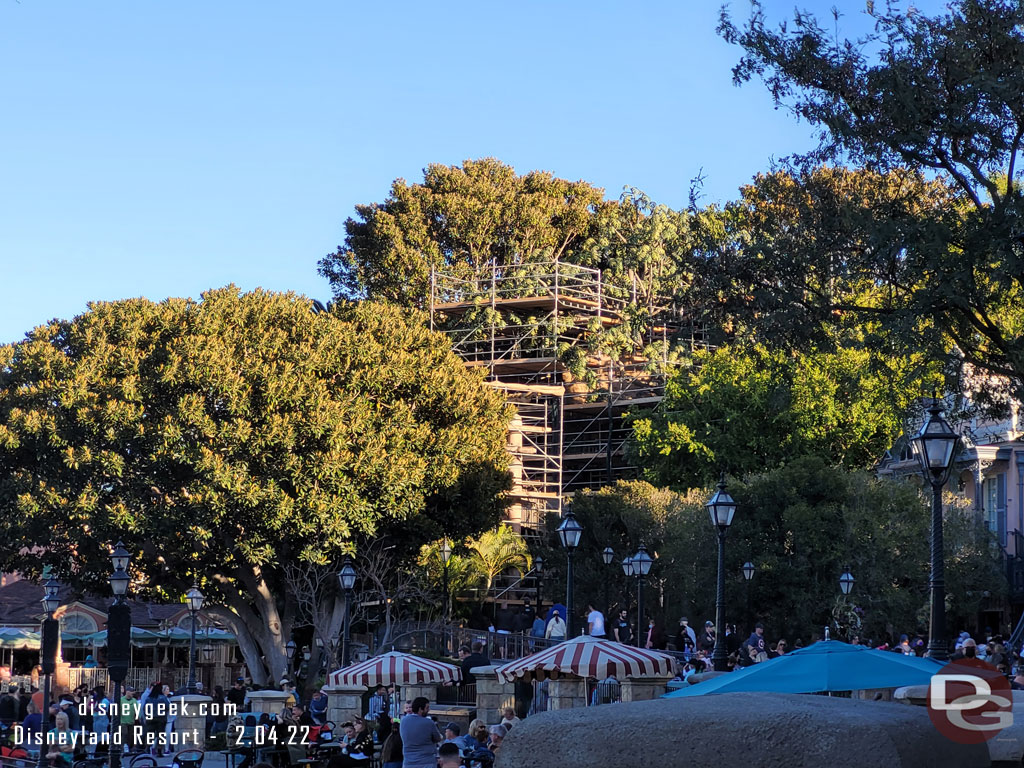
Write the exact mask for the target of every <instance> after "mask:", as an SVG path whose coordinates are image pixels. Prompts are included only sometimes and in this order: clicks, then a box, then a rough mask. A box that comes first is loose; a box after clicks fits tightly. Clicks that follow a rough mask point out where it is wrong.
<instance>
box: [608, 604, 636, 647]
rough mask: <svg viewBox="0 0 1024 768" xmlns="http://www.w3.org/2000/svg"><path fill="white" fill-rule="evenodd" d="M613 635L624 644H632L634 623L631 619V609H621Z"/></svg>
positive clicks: (613, 628)
mask: <svg viewBox="0 0 1024 768" xmlns="http://www.w3.org/2000/svg"><path fill="white" fill-rule="evenodd" d="M612 636H613V637H614V638H615V640H616V641H617V642H620V643H622V644H623V645H630V644H631V643H632V642H633V625H632V624H631V623H630V621H629V611H627V610H626V609H625V608H623V609H622V610H620V611H619V618H617V619H616V620H615V624H614V626H613V627H612Z"/></svg>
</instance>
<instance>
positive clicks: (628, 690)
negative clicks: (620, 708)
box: [620, 677, 672, 702]
mask: <svg viewBox="0 0 1024 768" xmlns="http://www.w3.org/2000/svg"><path fill="white" fill-rule="evenodd" d="M671 679H672V678H670V677H645V678H641V679H638V680H637V679H633V678H631V677H630V678H626V679H625V680H623V681H622V686H621V689H620V690H621V691H622V701H624V702H626V701H650V700H651V699H659V698H661V697H662V696H664V695H665V691H666V690H667V689H666V686H667V685H668V681H669V680H671Z"/></svg>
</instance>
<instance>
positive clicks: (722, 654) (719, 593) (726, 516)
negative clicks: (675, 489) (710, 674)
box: [705, 477, 736, 672]
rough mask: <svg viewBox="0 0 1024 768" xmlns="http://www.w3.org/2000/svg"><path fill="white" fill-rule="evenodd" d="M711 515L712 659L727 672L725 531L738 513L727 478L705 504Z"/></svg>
mask: <svg viewBox="0 0 1024 768" xmlns="http://www.w3.org/2000/svg"><path fill="white" fill-rule="evenodd" d="M705 506H706V507H707V510H708V514H709V515H710V516H711V524H712V525H714V526H715V528H717V529H718V585H717V587H718V588H717V590H716V593H715V649H714V651H713V652H712V654H711V661H712V664H713V665H714V668H715V671H716V672H726V671H727V670H728V664H729V652H728V650H727V649H726V647H725V532H726V531H728V530H729V526H730V525H732V518H733V515H735V514H736V502H735V501H734V500H733V498H732V496H730V495H729V493H728V491H726V490H725V478H724V477H723V478H722V479H721V480H720V481H719V483H718V489H717V490H716V491H715V493H714V495H713V496H712V497H711V498H710V499H709V500H708V502H707V504H705Z"/></svg>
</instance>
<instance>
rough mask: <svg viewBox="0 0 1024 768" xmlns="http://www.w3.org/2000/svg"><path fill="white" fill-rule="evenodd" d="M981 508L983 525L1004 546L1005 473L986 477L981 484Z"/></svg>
mask: <svg viewBox="0 0 1024 768" xmlns="http://www.w3.org/2000/svg"><path fill="white" fill-rule="evenodd" d="M981 500H982V508H983V510H984V514H985V527H986V528H988V529H989V530H990V531H992V532H993V533H994V534H996V535H997V536H998V537H999V543H1000V544H1002V545H1003V546H1004V547H1005V546H1006V475H1005V473H1000V474H998V475H996V476H995V477H986V478H985V482H984V484H983V485H982V497H981Z"/></svg>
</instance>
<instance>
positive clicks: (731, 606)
mask: <svg viewBox="0 0 1024 768" xmlns="http://www.w3.org/2000/svg"><path fill="white" fill-rule="evenodd" d="M729 490H730V492H731V493H732V494H733V496H734V497H735V499H736V501H737V504H738V506H737V511H736V517H735V518H734V521H733V525H732V527H731V528H730V529H729V531H728V534H727V536H728V538H727V541H726V562H725V573H726V620H727V621H728V622H729V623H736V624H738V625H739V626H740V627H741V632H749V631H750V625H751V624H752V623H753V622H754V621H755V620H759V621H763V622H765V624H766V626H767V632H768V636H769V637H771V638H777V637H788V638H790V639H793V638H795V637H798V636H799V637H803V638H805V639H807V638H810V637H811V636H813V635H814V634H815V633H817V634H819V635H821V634H822V632H823V628H824V627H825V626H826V625H828V624H830V623H832V622H833V621H834V620H835V619H836V613H837V612H838V614H839V615H840V618H842V619H843V623H844V624H846V625H848V624H849V623H850V615H851V614H852V613H853V612H854V609H856V615H857V617H858V621H860V622H861V636H862V637H864V638H867V637H873V638H876V639H879V638H882V637H884V636H885V633H886V632H891V631H896V632H897V633H899V632H904V631H917V630H918V629H920V628H923V627H921V626H920V617H921V616H922V615H925V614H923V613H922V611H923V610H924V609H926V606H927V599H928V590H927V585H928V558H929V547H928V541H929V539H928V535H929V508H928V505H927V503H926V502H925V500H924V498H923V497H922V496H921V494H920V490H919V489H918V488H916V487H915V486H913V485H911V484H906V483H897V482H892V481H881V480H878V479H876V478H875V477H873V476H872V475H871V474H870V473H868V472H865V471H861V470H856V471H850V470H844V469H840V468H835V467H830V466H829V465H828V464H827V462H825V461H824V460H822V459H821V458H815V457H805V458H800V459H796V460H794V461H792V462H790V463H789V464H788V465H787V466H785V467H782V468H779V469H775V470H772V471H770V472H765V473H763V474H758V475H751V476H750V477H748V478H747V479H746V481H744V482H739V481H732V480H730V482H729ZM710 495H711V489H710V488H709V489H705V490H704V491H699V490H697V491H690V492H687V493H686V494H680V493H676V492H674V491H671V490H668V489H663V488H662V489H659V488H655V487H653V486H651V485H649V484H647V483H644V482H639V481H634V482H620V483H618V484H616V485H614V486H609V487H607V488H602V489H601V490H599V491H596V492H584V493H581V494H577V496H576V498H575V500H574V511H575V513H576V516H577V518H578V519H579V520H580V523H581V524H582V525H583V531H584V532H583V539H582V542H581V545H580V548H579V550H578V551H577V554H576V557H575V562H576V573H577V579H576V585H577V593H576V602H577V605H580V606H581V610H582V606H583V605H585V604H586V602H588V601H593V602H594V603H595V604H597V605H598V606H603V601H604V586H605V583H606V582H607V583H608V585H609V588H610V602H611V603H612V605H613V606H616V607H617V606H619V605H629V606H631V610H635V608H634V606H635V600H636V591H635V589H636V586H635V581H634V580H633V579H628V580H627V579H626V578H625V577H624V576H623V575H622V569H621V565H620V563H621V559H622V557H623V556H625V555H632V554H633V553H635V552H636V550H637V548H638V547H639V545H640V543H641V542H643V543H644V544H645V545H646V546H647V548H648V550H649V551H650V552H651V553H652V555H654V556H655V564H654V566H653V568H652V570H651V575H650V577H649V578H648V580H647V589H646V590H645V601H644V602H645V608H646V610H647V612H649V613H650V614H651V615H660V616H663V617H664V618H665V619H666V625H667V626H668V627H670V628H674V627H675V625H676V622H677V621H678V619H679V616H680V615H685V616H688V617H689V618H690V622H691V625H696V626H699V623H701V622H703V621H704V620H705V619H713V618H714V596H715V582H716V578H717V561H716V558H715V556H714V553H715V551H716V546H717V545H716V531H715V529H714V527H713V526H712V525H711V522H710V520H709V518H708V513H707V511H706V509H705V508H704V503H705V502H706V501H707V499H708V498H709V497H710ZM552 522H554V521H552ZM945 541H946V562H947V572H946V574H947V590H948V604H949V611H950V613H949V621H950V627H958V626H965V625H968V624H970V623H971V622H972V621H973V619H974V617H975V616H976V611H977V608H978V606H979V605H980V601H981V599H982V595H983V594H984V592H985V591H986V590H988V591H989V592H990V593H991V594H992V595H993V596H996V597H998V596H1000V595H1002V594H1003V593H1004V592H1005V589H1006V584H1005V577H1004V576H1003V575H1002V573H1001V571H1000V565H999V562H1000V561H999V558H998V544H997V543H996V542H995V540H994V538H993V536H992V535H991V534H990V533H988V532H987V531H986V530H985V529H984V527H983V526H982V525H981V524H980V523H979V522H978V521H977V519H976V518H974V517H973V516H972V515H971V514H970V513H969V511H965V510H963V509H962V505H959V504H955V503H954V504H953V505H952V508H951V509H950V511H949V512H948V513H947V516H946V537H945ZM605 546H611V547H612V548H613V549H614V550H615V553H616V562H615V563H614V564H613V565H612V566H611V567H610V568H609V567H607V566H605V565H604V564H603V562H602V561H601V554H600V553H601V550H602V549H603V548H604V547H605ZM543 554H544V556H545V563H546V565H545V573H546V578H545V583H546V593H547V595H548V597H549V598H555V599H558V600H561V599H562V597H561V595H564V593H565V592H564V590H565V583H564V576H563V574H564V566H563V565H562V564H564V562H565V553H564V552H562V551H560V550H558V549H551V550H550V551H545V552H544V553H543ZM748 560H750V561H752V562H753V563H754V564H755V566H756V569H757V570H756V573H755V576H754V578H753V579H752V580H751V581H750V582H746V581H745V580H744V579H743V575H742V571H741V568H742V565H743V563H744V562H746V561H748ZM847 567H849V568H850V570H851V571H852V573H853V574H854V576H855V578H856V584H855V586H854V591H853V593H852V594H851V596H850V597H849V598H848V599H847V601H846V602H845V604H843V605H840V604H839V602H837V600H838V596H839V594H840V588H839V576H840V575H841V574H842V572H843V570H844V569H845V568H847ZM840 609H841V610H840ZM634 615H635V614H634Z"/></svg>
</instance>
